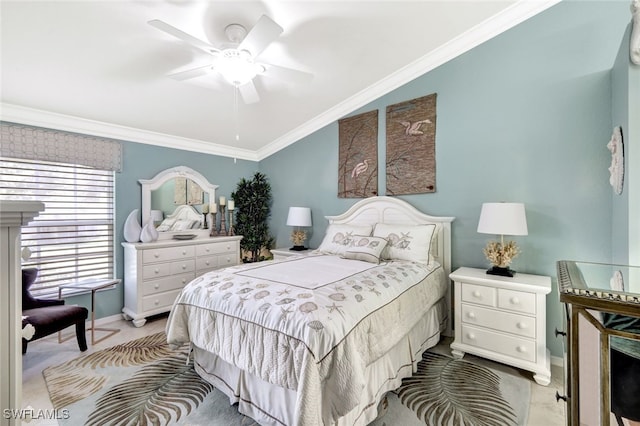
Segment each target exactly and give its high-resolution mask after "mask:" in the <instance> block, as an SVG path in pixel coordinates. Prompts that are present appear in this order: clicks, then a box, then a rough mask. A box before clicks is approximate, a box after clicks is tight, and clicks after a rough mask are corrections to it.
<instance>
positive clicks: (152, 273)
mask: <svg viewBox="0 0 640 426" xmlns="http://www.w3.org/2000/svg"><path fill="white" fill-rule="evenodd" d="M171 273H172V272H171V263H156V264H155V265H144V266H143V267H142V279H143V280H148V279H154V278H160V277H166V276H167V275H171Z"/></svg>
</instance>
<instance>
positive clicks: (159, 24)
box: [148, 19, 219, 53]
mask: <svg viewBox="0 0 640 426" xmlns="http://www.w3.org/2000/svg"><path fill="white" fill-rule="evenodd" d="M148 24H149V25H151V26H152V27H155V28H157V29H159V30H161V31H164V32H165V33H167V34H171V35H172V36H174V37H176V38H179V39H180V40H182V41H184V42H186V43H188V44H190V45H192V46H193V47H197V48H198V49H201V50H204V51H205V52H207V53H217V52H219V50H218V49H216V48H215V47H213V46H212V45H210V44H209V43H206V42H204V41H202V40H200V39H199V38H196V37H194V36H192V35H191V34H187V33H185V32H184V31H182V30H179V29H177V28H176V27H172V26H171V25H169V24H167V23H166V22H163V21H161V20H159V19H153V20H151V21H149V22H148Z"/></svg>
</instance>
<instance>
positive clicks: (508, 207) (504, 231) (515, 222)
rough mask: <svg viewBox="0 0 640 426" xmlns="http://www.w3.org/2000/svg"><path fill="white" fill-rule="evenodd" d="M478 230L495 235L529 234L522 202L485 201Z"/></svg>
mask: <svg viewBox="0 0 640 426" xmlns="http://www.w3.org/2000/svg"><path fill="white" fill-rule="evenodd" d="M478 232H479V233H481V234H494V235H527V234H528V233H529V232H528V230H527V217H526V215H525V211H524V204H522V203H484V204H482V210H481V211H480V220H479V221H478Z"/></svg>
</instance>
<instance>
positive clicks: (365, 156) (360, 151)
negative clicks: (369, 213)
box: [338, 110, 378, 198]
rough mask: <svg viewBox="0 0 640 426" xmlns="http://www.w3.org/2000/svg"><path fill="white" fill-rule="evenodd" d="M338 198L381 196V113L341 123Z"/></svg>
mask: <svg viewBox="0 0 640 426" xmlns="http://www.w3.org/2000/svg"><path fill="white" fill-rule="evenodd" d="M338 133H339V137H338V139H339V151H338V156H339V158H338V197H339V198H367V197H371V196H372V195H378V111H377V110H376V111H370V112H365V113H363V114H359V115H355V116H353V117H347V118H343V119H341V120H339V121H338Z"/></svg>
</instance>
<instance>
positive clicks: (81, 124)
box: [0, 103, 258, 161]
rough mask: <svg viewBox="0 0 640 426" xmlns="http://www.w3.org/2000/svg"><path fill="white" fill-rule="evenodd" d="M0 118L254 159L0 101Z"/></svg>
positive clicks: (220, 148) (202, 144)
mask: <svg viewBox="0 0 640 426" xmlns="http://www.w3.org/2000/svg"><path fill="white" fill-rule="evenodd" d="M0 120H2V121H8V122H13V123H20V124H27V125H30V126H37V127H44V128H48V129H56V130H63V131H67V132H74V133H81V134H85V135H92V136H100V137H105V138H110V139H117V140H122V141H129V142H135V143H143V144H147V145H156V146H162V147H165V148H173V149H181V150H185V151H193V152H198V153H202V154H211V155H219V156H222V157H230V158H234V159H240V160H249V161H258V158H257V154H256V152H255V151H250V150H247V149H241V148H234V147H231V146H226V145H220V144H215V143H211V142H205V141H200V140H196V139H188V138H183V137H179V136H171V135H167V134H163V133H157V132H151V131H148V130H142V129H136V128H133V127H126V126H120V125H117V124H111V123H105V122H101V121H95V120H88V119H85V118H80V117H74V116H70V115H64V114H58V113H54V112H49V111H43V110H38V109H34V108H27V107H23V106H19V105H13V104H7V103H1V104H0Z"/></svg>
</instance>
